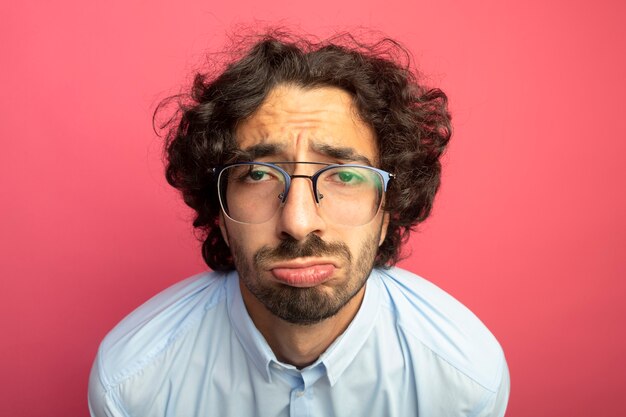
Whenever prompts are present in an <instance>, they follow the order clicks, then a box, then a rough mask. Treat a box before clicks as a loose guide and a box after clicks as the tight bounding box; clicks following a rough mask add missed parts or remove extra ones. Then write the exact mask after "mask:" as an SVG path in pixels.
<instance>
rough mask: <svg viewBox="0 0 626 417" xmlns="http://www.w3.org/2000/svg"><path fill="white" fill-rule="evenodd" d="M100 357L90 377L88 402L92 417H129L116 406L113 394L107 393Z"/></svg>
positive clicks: (94, 364)
mask: <svg viewBox="0 0 626 417" xmlns="http://www.w3.org/2000/svg"><path fill="white" fill-rule="evenodd" d="M99 359H100V356H99V355H98V356H97V357H96V360H95V361H94V363H93V367H92V368H91V374H90V375H89V393H88V397H87V401H88V404H89V413H90V415H91V417H128V415H127V414H126V413H125V412H124V411H123V410H122V409H121V407H119V406H118V405H117V404H115V401H114V400H113V399H112V398H111V393H109V392H107V389H106V388H105V385H104V383H103V381H102V373H101V368H100V364H99V362H100V361H99Z"/></svg>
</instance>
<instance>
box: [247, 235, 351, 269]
mask: <svg viewBox="0 0 626 417" xmlns="http://www.w3.org/2000/svg"><path fill="white" fill-rule="evenodd" d="M322 255H328V256H334V257H339V258H342V259H344V260H345V261H346V262H348V263H349V262H351V261H352V254H351V253H350V249H348V246H347V245H346V244H345V243H342V242H325V241H324V240H322V238H321V237H319V236H317V235H314V234H311V235H309V237H307V239H306V240H304V241H303V242H300V241H297V240H296V239H294V238H292V237H288V238H287V239H285V240H283V241H281V242H280V243H279V244H278V246H276V247H275V248H271V247H268V246H264V247H262V248H261V249H259V250H258V251H257V252H256V253H255V254H254V263H255V264H256V265H258V266H260V267H263V266H267V265H269V264H270V263H272V262H277V261H286V260H290V259H295V258H306V257H312V256H322Z"/></svg>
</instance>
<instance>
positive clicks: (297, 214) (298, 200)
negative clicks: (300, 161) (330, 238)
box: [278, 176, 325, 240]
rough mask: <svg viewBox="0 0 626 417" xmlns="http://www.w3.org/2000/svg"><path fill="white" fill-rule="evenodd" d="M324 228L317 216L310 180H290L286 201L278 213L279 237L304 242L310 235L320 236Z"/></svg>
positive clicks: (317, 209)
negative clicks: (289, 237)
mask: <svg viewBox="0 0 626 417" xmlns="http://www.w3.org/2000/svg"><path fill="white" fill-rule="evenodd" d="M324 228H325V222H324V219H322V218H321V217H320V215H319V206H318V205H317V204H316V203H315V199H314V197H313V184H312V183H311V180H310V179H309V178H308V177H306V176H303V177H295V178H292V180H291V187H290V188H289V194H288V195H287V200H286V201H285V203H284V204H283V207H282V208H281V211H280V219H279V221H278V234H279V236H280V237H281V238H283V239H284V238H286V237H288V236H291V237H292V238H294V239H296V240H304V239H306V237H307V236H308V235H310V234H311V233H316V234H318V236H321V234H322V233H323V231H324Z"/></svg>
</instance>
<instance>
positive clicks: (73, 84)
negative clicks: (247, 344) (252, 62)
mask: <svg viewBox="0 0 626 417" xmlns="http://www.w3.org/2000/svg"><path fill="white" fill-rule="evenodd" d="M294 3H298V4H294ZM470 3H471V5H470ZM503 3H504V2H501V1H496V0H489V1H483V2H480V3H479V2H461V1H452V0H446V1H417V0H413V1H398V0H385V1H378V2H374V1H371V0H367V1H360V2H359V1H355V0H349V1H336V0H319V1H316V2H293V1H287V0H280V1H273V2H270V3H267V4H262V2H259V1H253V0H246V1H240V2H237V1H219V2H218V1H215V2H212V4H211V3H209V2H207V1H197V0H196V1H194V0H185V1H176V2H174V1H170V2H165V1H151V2H146V1H126V0H125V1H122V0H114V1H108V2H91V1H67V0H66V1H54V2H53V1H43V0H40V1H24V2H17V1H14V2H3V4H2V5H1V6H0V15H1V16H2V25H0V39H1V41H0V59H1V65H0V75H1V80H2V91H1V94H0V115H1V116H0V117H1V120H2V122H1V123H0V140H1V143H2V147H1V148H0V182H1V186H0V190H1V194H0V199H1V203H2V204H1V205H0V207H1V213H2V215H1V216H0V259H1V262H0V276H1V280H0V297H1V302H0V326H1V327H0V329H1V331H2V336H1V337H2V341H1V343H0V415H2V416H87V414H88V412H87V402H86V387H87V377H88V373H89V369H90V366H91V361H92V359H93V357H94V355H95V352H96V348H97V346H98V343H99V342H100V340H101V339H102V337H103V336H104V335H105V334H106V332H107V331H108V330H109V329H110V328H111V327H112V326H114V325H115V324H116V323H117V322H118V321H119V320H120V319H121V318H122V317H124V316H125V315H126V314H127V313H128V312H130V311H131V310H132V309H133V308H134V307H136V306H138V305H139V304H140V303H141V302H143V301H144V300H146V299H147V298H149V297H150V296H151V295H153V294H155V293H156V292H158V291H159V290H161V289H163V288H165V287H167V286H168V285H170V284H172V283H174V282H176V281H178V280H180V279H182V278H184V277H187V276H189V275H191V274H193V273H196V272H198V271H201V270H203V269H204V266H203V263H202V262H201V260H200V257H199V251H198V249H197V248H198V244H197V242H196V241H195V240H194V237H193V234H192V230H191V226H190V217H191V216H190V213H189V211H188V210H186V209H185V208H184V206H183V205H182V203H181V202H180V201H179V199H178V197H177V196H176V194H175V192H174V191H173V190H171V189H170V188H169V187H168V186H167V185H166V184H165V181H164V179H163V176H162V166H161V162H160V152H161V141H160V139H158V138H156V137H155V135H154V133H153V132H152V128H151V115H152V111H153V109H154V106H155V104H156V103H157V102H158V101H159V100H160V99H162V98H163V97H165V96H167V95H168V94H172V93H176V92H178V91H179V88H180V86H181V85H184V84H186V83H188V81H189V76H190V74H191V72H192V71H193V69H194V68H197V67H199V66H200V65H201V64H202V62H203V54H204V53H205V51H207V50H209V49H215V48H219V47H221V46H222V45H223V44H224V34H225V33H226V32H228V31H232V30H233V28H235V27H236V25H237V24H240V23H250V22H255V20H261V21H265V22H270V23H277V22H278V23H282V24H285V25H288V26H292V27H300V28H301V29H303V30H304V31H308V32H313V33H316V34H318V35H320V36H325V35H328V34H331V33H332V32H333V31H334V30H335V29H337V28H338V29H352V28H355V27H358V26H364V27H372V28H375V29H379V30H381V31H383V32H384V33H387V34H388V35H390V36H392V37H396V38H398V39H400V40H402V41H404V42H405V43H406V44H407V45H408V46H409V47H410V49H412V50H413V52H414V54H415V58H416V60H417V62H418V63H419V66H420V68H421V69H422V70H423V72H425V73H426V74H428V75H429V79H430V82H431V84H434V85H440V86H441V87H442V88H444V89H445V91H446V92H447V93H448V94H449V96H450V98H451V109H452V111H453V113H454V122H455V135H454V137H453V141H452V143H451V147H450V150H449V152H448V154H447V155H446V157H445V175H444V178H443V187H442V190H441V194H440V195H439V197H438V201H437V204H436V207H435V211H434V215H433V217H432V218H431V219H430V220H429V221H428V222H427V223H425V224H424V225H423V226H422V227H421V232H420V233H418V234H416V235H414V237H413V238H412V240H411V245H410V246H411V249H412V253H413V256H412V257H411V258H410V259H409V260H407V261H405V262H404V263H403V266H404V267H406V268H408V269H411V270H413V271H415V272H417V273H419V274H421V275H424V276H425V277H427V278H429V279H431V280H432V281H434V282H435V283H437V284H438V285H440V286H441V287H443V288H444V289H446V290H447V291H449V292H450V293H452V294H453V295H454V296H455V297H457V298H458V299H460V300H461V301H462V302H464V303H465V304H466V305H467V306H468V307H470V308H471V309H472V310H474V312H476V313H477V314H478V315H479V316H480V317H481V318H482V320H483V321H484V322H485V323H486V324H487V325H488V326H489V327H490V328H491V330H492V331H493V332H494V334H495V335H496V336H497V337H498V339H499V340H500V342H501V343H502V345H503V347H504V349H505V352H506V355H507V357H508V361H509V366H510V370H511V378H512V394H511V400H510V404H509V412H508V413H507V415H508V416H511V417H521V416H533V417H554V416H568V417H575V416H589V415H593V416H604V417H606V416H618V415H620V416H621V415H624V414H623V410H622V408H623V407H622V403H623V401H622V398H623V396H624V394H623V391H624V389H626V365H625V360H624V354H625V353H626V338H625V337H624V330H623V329H624V323H623V322H624V318H625V317H626V300H624V298H625V296H626V284H625V283H626V279H625V278H626V261H625V258H626V220H625V217H626V216H625V213H626V196H625V194H626V193H625V192H624V188H625V187H624V178H625V175H624V174H625V167H624V165H625V164H626V162H624V160H625V157H624V154H625V153H626V125H625V122H624V120H625V118H626V116H625V113H626V107H625V105H624V96H625V94H626V82H625V81H624V79H625V77H626V61H625V57H626V53H625V51H626V45H625V43H626V25H625V24H624V21H625V20H626V13H625V12H626V6H625V4H626V3H624V2H623V1H619V0H615V1H608V0H600V1H594V2H590V1H564V0H561V1H552V2H549V1H540V0H527V1H523V2H522V1H520V2H515V3H513V2H507V3H508V5H505V4H503Z"/></svg>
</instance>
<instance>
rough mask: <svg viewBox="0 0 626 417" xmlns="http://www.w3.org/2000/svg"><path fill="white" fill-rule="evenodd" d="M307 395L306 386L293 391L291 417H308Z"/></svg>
mask: <svg viewBox="0 0 626 417" xmlns="http://www.w3.org/2000/svg"><path fill="white" fill-rule="evenodd" d="M307 410H308V404H307V395H306V391H305V390H304V385H302V386H299V387H297V388H296V389H293V390H291V405H290V412H289V416H290V417H306V416H308V415H309V413H308V411H307Z"/></svg>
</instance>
